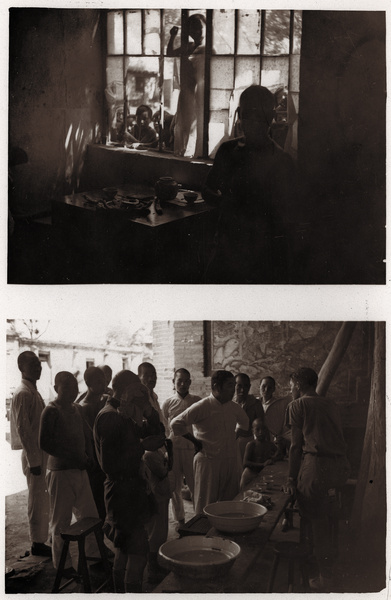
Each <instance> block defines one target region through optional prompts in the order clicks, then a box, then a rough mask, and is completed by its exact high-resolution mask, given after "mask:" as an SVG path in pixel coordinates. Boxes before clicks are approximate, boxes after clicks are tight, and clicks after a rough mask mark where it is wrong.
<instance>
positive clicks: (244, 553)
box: [154, 460, 291, 593]
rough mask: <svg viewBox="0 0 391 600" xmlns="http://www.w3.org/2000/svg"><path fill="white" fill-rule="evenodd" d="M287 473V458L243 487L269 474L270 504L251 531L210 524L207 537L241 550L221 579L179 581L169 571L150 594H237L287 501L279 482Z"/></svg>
mask: <svg viewBox="0 0 391 600" xmlns="http://www.w3.org/2000/svg"><path fill="white" fill-rule="evenodd" d="M287 472H288V462H287V460H284V461H280V462H277V463H276V464H274V465H270V466H267V467H265V468H264V469H263V471H262V472H261V473H260V474H259V475H258V476H257V478H256V479H255V480H254V481H253V482H252V483H251V484H250V485H249V486H248V487H247V488H246V490H248V489H254V486H258V485H261V484H262V481H263V480H262V478H263V477H264V476H266V475H273V484H272V486H271V487H270V488H269V489H267V490H266V491H265V492H262V493H264V495H265V496H269V497H270V498H271V501H272V503H273V506H272V508H271V509H270V510H268V512H267V514H266V515H265V517H264V518H263V520H262V521H261V523H260V525H259V527H257V529H255V530H254V531H251V532H249V533H242V534H233V533H232V534H229V533H220V532H219V531H218V530H217V529H215V528H214V527H212V528H211V529H209V531H208V533H207V536H208V537H211V536H218V537H223V538H226V539H230V540H233V541H234V542H236V543H237V544H239V546H240V549H241V552H240V554H239V556H238V558H237V559H236V561H235V563H234V565H233V567H232V568H231V570H230V571H229V573H228V575H227V576H226V577H225V578H224V580H221V579H220V580H219V579H217V578H216V579H215V580H214V581H211V582H206V583H205V582H202V581H200V580H184V579H182V578H181V580H179V579H178V578H177V577H176V576H175V575H174V574H173V573H170V574H169V575H168V576H167V577H166V578H165V579H164V580H163V581H162V582H161V583H160V584H159V585H158V586H157V587H156V588H155V589H154V593H173V592H180V593H199V592H202V593H205V592H206V593H208V592H209V593H223V592H224V593H226V592H230V593H240V592H241V591H242V589H241V588H243V583H244V582H245V581H246V578H247V577H248V575H249V573H250V572H251V570H252V569H253V567H254V564H255V562H256V561H257V559H259V558H260V557H261V556H262V554H263V552H264V550H265V547H266V544H267V542H268V540H269V538H270V536H271V534H272V533H273V530H274V528H275V527H276V525H277V523H278V522H279V520H280V518H281V516H282V514H283V512H284V510H285V508H286V506H287V504H288V503H289V502H290V499H291V498H290V496H289V495H287V494H284V492H283V491H282V489H281V488H282V485H283V483H284V482H285V481H286V478H287ZM245 496H246V491H244V492H240V493H239V494H238V495H237V496H236V497H235V498H234V500H243V499H244V498H245Z"/></svg>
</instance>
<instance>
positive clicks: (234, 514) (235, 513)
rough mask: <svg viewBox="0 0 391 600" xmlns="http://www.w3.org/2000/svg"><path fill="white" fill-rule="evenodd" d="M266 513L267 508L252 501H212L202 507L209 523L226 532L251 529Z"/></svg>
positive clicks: (256, 525) (239, 531)
mask: <svg viewBox="0 0 391 600" xmlns="http://www.w3.org/2000/svg"><path fill="white" fill-rule="evenodd" d="M266 513H267V508H265V507H264V506H262V505H261V504H255V503H254V502H241V501H235V500H232V501H228V500H223V501H221V502H214V503H213V504H208V505H207V506H205V508H204V514H205V515H206V516H207V517H208V519H209V523H210V524H211V525H212V527H215V528H216V529H218V530H219V531H224V532H226V533H245V532H247V531H253V529H255V528H256V527H258V525H259V524H260V522H261V521H262V519H263V517H264V516H265V515H266Z"/></svg>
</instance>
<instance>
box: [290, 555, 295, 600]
mask: <svg viewBox="0 0 391 600" xmlns="http://www.w3.org/2000/svg"><path fill="white" fill-rule="evenodd" d="M294 581H295V559H294V558H290V559H289V562H288V594H291V593H292V592H293V584H294Z"/></svg>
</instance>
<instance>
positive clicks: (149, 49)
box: [144, 10, 160, 54]
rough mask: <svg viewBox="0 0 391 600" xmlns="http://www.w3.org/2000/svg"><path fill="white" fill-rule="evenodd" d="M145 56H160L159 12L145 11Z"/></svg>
mask: <svg viewBox="0 0 391 600" xmlns="http://www.w3.org/2000/svg"><path fill="white" fill-rule="evenodd" d="M144 14H145V37H144V51H145V54H160V11H159V10H145V12H144Z"/></svg>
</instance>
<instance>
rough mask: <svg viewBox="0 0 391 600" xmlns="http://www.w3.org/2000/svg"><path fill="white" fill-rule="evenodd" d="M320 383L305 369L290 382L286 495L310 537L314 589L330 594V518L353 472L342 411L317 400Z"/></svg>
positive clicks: (298, 371)
mask: <svg viewBox="0 0 391 600" xmlns="http://www.w3.org/2000/svg"><path fill="white" fill-rule="evenodd" d="M317 383H318V376H317V374H316V373H315V371H313V370H312V369H310V368H307V367H301V368H300V369H298V370H297V371H295V372H294V373H292V374H291V376H290V388H291V393H292V397H293V402H291V403H290V404H289V407H288V422H289V424H290V426H291V429H292V444H291V448H290V452H289V477H288V480H287V483H286V485H285V492H286V493H289V494H292V495H296V498H297V503H298V506H299V510H300V515H301V517H302V520H303V523H304V525H307V526H309V527H310V531H311V533H312V541H313V551H314V555H315V557H316V559H317V564H318V569H319V575H318V577H315V578H314V579H311V580H310V585H311V587H312V589H313V590H314V591H324V592H329V591H332V590H331V589H330V588H331V587H332V572H333V562H334V558H335V556H334V555H335V549H334V548H333V544H332V533H331V528H330V518H333V516H334V513H335V510H336V504H337V498H336V493H337V489H338V487H340V486H342V485H343V484H344V483H345V482H346V479H347V477H348V475H349V470H350V467H349V463H348V460H347V457H346V443H345V440H344V437H343V432H342V424H341V418H340V414H339V409H338V406H337V404H336V403H335V402H334V401H333V400H331V399H329V398H324V397H322V396H318V394H317V393H316V387H317ZM309 537H310V536H309Z"/></svg>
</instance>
